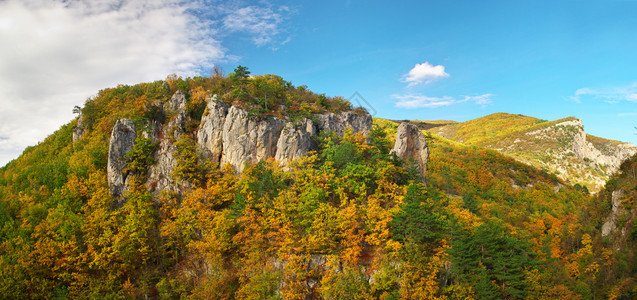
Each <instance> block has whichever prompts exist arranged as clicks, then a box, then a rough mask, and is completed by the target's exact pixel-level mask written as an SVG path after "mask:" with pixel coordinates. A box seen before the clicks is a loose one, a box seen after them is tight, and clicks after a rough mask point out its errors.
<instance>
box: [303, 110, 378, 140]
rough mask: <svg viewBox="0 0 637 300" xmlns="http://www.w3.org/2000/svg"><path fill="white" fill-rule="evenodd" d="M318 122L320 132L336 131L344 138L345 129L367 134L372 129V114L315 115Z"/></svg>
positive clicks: (347, 112)
mask: <svg viewBox="0 0 637 300" xmlns="http://www.w3.org/2000/svg"><path fill="white" fill-rule="evenodd" d="M314 116H315V117H316V118H317V120H318V127H319V130H320V131H334V132H335V133H336V134H338V135H340V136H342V135H343V133H345V128H351V129H352V132H353V133H356V132H363V133H367V132H369V131H370V130H371V129H372V122H373V120H372V116H371V115H370V114H357V113H354V112H353V111H346V112H342V113H339V114H334V113H327V114H321V115H314Z"/></svg>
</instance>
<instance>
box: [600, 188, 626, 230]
mask: <svg viewBox="0 0 637 300" xmlns="http://www.w3.org/2000/svg"><path fill="white" fill-rule="evenodd" d="M623 197H624V192H623V191H622V190H617V191H613V193H612V194H611V200H612V208H611V212H610V217H609V218H608V219H606V222H604V224H603V225H602V236H608V235H610V234H611V233H613V232H614V231H615V230H617V219H618V218H617V217H618V216H619V214H620V212H621V210H623V208H622V199H623ZM622 234H623V233H622Z"/></svg>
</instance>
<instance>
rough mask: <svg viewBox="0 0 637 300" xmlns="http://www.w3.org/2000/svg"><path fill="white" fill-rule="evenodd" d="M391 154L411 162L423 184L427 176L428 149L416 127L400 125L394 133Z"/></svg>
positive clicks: (425, 141) (423, 137)
mask: <svg viewBox="0 0 637 300" xmlns="http://www.w3.org/2000/svg"><path fill="white" fill-rule="evenodd" d="M391 152H393V153H396V155H397V156H398V157H399V158H400V159H402V160H404V161H406V162H408V161H410V159H411V160H413V161H414V162H415V163H416V164H417V165H418V167H419V168H420V173H421V175H422V179H423V182H425V178H426V174H427V158H428V157H429V148H428V147H427V140H426V139H425V135H424V134H423V133H422V132H420V130H418V127H417V126H416V125H413V124H409V123H402V124H400V126H398V130H397V132H396V143H395V144H394V148H393V149H392V150H391Z"/></svg>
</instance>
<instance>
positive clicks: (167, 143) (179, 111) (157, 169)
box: [146, 90, 189, 193]
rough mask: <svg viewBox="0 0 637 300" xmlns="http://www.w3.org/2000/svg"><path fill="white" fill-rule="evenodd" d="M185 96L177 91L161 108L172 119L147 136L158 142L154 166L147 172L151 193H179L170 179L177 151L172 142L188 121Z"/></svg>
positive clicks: (177, 187) (176, 138)
mask: <svg viewBox="0 0 637 300" xmlns="http://www.w3.org/2000/svg"><path fill="white" fill-rule="evenodd" d="M186 105H187V102H186V95H185V93H184V92H182V91H181V90H179V91H177V92H176V93H175V94H174V95H173V96H172V97H171V98H170V100H168V102H166V103H165V104H164V105H163V106H162V110H163V111H164V112H165V113H170V114H174V115H175V117H173V118H172V119H171V120H170V121H169V122H168V123H167V124H165V125H164V126H161V128H159V126H156V127H153V131H152V132H151V133H150V134H149V137H150V138H151V139H152V140H157V141H159V147H158V149H157V151H156V152H155V162H156V163H155V165H153V166H150V168H149V170H148V179H147V182H146V185H147V186H148V190H149V191H150V192H152V193H159V192H160V191H164V190H165V191H172V192H177V193H178V192H179V191H180V188H179V186H180V184H179V183H177V182H175V180H173V178H172V172H173V170H174V169H175V166H177V160H176V159H175V157H174V153H175V151H176V150H177V148H176V147H175V144H174V141H176V140H178V139H179V136H180V135H181V134H183V133H184V130H185V123H186V121H187V120H188V119H189V116H188V114H187V113H186Z"/></svg>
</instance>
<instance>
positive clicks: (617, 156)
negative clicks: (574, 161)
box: [558, 119, 637, 172]
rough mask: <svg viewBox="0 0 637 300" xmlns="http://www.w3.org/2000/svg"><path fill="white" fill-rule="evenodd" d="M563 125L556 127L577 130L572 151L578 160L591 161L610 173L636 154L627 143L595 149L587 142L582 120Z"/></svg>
mask: <svg viewBox="0 0 637 300" xmlns="http://www.w3.org/2000/svg"><path fill="white" fill-rule="evenodd" d="M565 123H567V122H563V123H561V124H558V125H571V126H574V127H575V128H577V129H578V130H577V132H576V133H575V135H574V136H573V144H572V148H573V149H572V150H573V152H574V153H575V155H577V157H579V158H580V159H583V160H589V161H592V162H594V163H595V164H597V165H603V166H607V167H609V169H610V170H612V172H615V171H616V170H618V169H619V166H620V165H621V163H622V162H623V161H624V160H625V159H626V158H628V157H631V156H633V155H634V154H635V153H637V148H635V146H634V145H632V144H628V143H624V144H619V145H616V146H615V147H613V148H610V147H607V148H605V149H604V148H602V147H601V146H598V147H600V148H602V149H598V147H595V145H594V144H593V143H591V142H589V141H588V140H587V135H586V132H585V131H584V125H583V124H582V120H580V119H575V120H573V121H570V123H569V124H565Z"/></svg>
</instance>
